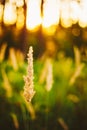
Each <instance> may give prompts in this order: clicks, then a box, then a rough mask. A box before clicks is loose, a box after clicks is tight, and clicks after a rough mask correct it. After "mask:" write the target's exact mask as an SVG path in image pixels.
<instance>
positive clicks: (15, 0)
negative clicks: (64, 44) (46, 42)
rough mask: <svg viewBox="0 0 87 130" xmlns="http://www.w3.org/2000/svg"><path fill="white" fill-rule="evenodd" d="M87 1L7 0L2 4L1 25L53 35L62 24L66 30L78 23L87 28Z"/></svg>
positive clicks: (0, 5)
mask: <svg viewBox="0 0 87 130" xmlns="http://www.w3.org/2000/svg"><path fill="white" fill-rule="evenodd" d="M86 14H87V1H86V0H80V1H77V0H76V1H75V0H43V1H42V0H37V1H36V0H25V1H24V0H6V1H5V5H3V4H0V23H1V22H3V23H4V24H5V25H13V24H15V25H16V27H17V28H18V29H22V28H23V27H24V25H26V29H27V30H29V31H37V30H38V29H39V27H40V25H42V31H43V32H47V33H48V34H53V33H55V31H56V28H57V26H58V25H59V24H61V25H62V26H63V27H64V28H68V27H71V26H72V25H73V24H76V23H78V24H79V26H80V27H82V28H85V27H87V15H86Z"/></svg>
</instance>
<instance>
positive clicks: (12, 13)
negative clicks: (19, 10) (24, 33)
mask: <svg viewBox="0 0 87 130" xmlns="http://www.w3.org/2000/svg"><path fill="white" fill-rule="evenodd" d="M16 19H17V14H16V5H15V4H12V3H10V2H6V3H5V9H4V17H3V22H4V24H6V25H9V24H11V25H12V24H15V23H16Z"/></svg>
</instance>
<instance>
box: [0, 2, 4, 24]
mask: <svg viewBox="0 0 87 130" xmlns="http://www.w3.org/2000/svg"><path fill="white" fill-rule="evenodd" d="M2 19H3V4H0V23H1V22H2Z"/></svg>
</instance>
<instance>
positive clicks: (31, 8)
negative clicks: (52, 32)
mask: <svg viewBox="0 0 87 130" xmlns="http://www.w3.org/2000/svg"><path fill="white" fill-rule="evenodd" d="M40 6H41V0H37V1H36V0H28V1H27V15H26V27H27V29H28V30H34V29H36V28H37V27H38V26H39V25H40V24H41V21H42V19H41V9H40Z"/></svg>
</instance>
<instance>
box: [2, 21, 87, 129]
mask: <svg viewBox="0 0 87 130" xmlns="http://www.w3.org/2000/svg"><path fill="white" fill-rule="evenodd" d="M42 30H43V29H42V26H40V27H39V29H38V30H37V31H35V32H32V31H28V30H27V29H26V27H25V26H23V28H22V29H17V28H16V27H15V24H14V25H9V26H7V25H5V24H4V23H3V22H1V23H0V130H6V129H8V130H51V129H53V130H87V28H86V27H85V28H82V27H80V26H79V24H78V23H75V24H73V25H72V26H70V27H68V28H64V27H63V26H61V25H60V24H59V25H58V26H57V27H56V31H54V30H53V27H49V29H47V30H45V33H44V34H43V31H42ZM49 30H50V31H51V34H49V32H50V31H49ZM46 31H47V32H46ZM52 31H53V33H52ZM31 45H32V46H33V50H34V52H33V57H34V89H35V91H36V93H35V95H34V97H33V99H32V101H31V103H28V102H26V101H25V99H24V96H23V91H24V79H23V76H24V75H25V74H26V68H27V66H28V64H27V52H28V48H29V46H31Z"/></svg>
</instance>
